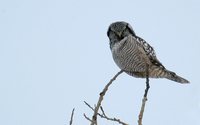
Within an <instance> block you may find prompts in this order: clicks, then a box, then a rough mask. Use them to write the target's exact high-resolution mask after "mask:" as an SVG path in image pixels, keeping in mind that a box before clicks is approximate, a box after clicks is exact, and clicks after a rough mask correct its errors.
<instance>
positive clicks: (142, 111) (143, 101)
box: [138, 65, 150, 125]
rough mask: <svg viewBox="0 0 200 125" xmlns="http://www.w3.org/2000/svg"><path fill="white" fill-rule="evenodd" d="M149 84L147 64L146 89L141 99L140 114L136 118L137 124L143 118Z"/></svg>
mask: <svg viewBox="0 0 200 125" xmlns="http://www.w3.org/2000/svg"><path fill="white" fill-rule="evenodd" d="M149 88H150V85H149V66H148V65H147V67H146V89H145V92H144V97H143V99H142V106H141V109H140V114H139V116H138V117H139V118H138V125H142V118H143V114H144V109H145V105H146V101H147V94H148V91H149Z"/></svg>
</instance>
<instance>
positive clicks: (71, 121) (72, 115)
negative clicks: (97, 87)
mask: <svg viewBox="0 0 200 125" xmlns="http://www.w3.org/2000/svg"><path fill="white" fill-rule="evenodd" d="M74 110H75V108H73V110H72V114H71V119H70V121H69V125H72V123H73V117H74Z"/></svg>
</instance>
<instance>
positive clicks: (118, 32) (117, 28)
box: [107, 21, 135, 44]
mask: <svg viewBox="0 0 200 125" xmlns="http://www.w3.org/2000/svg"><path fill="white" fill-rule="evenodd" d="M128 35H133V36H134V35H135V33H134V31H133V29H132V27H131V26H130V25H129V24H128V23H126V22H123V21H121V22H114V23H112V24H111V25H110V26H109V28H108V31H107V36H108V37H109V39H110V42H111V43H112V44H113V43H115V42H119V41H121V40H122V39H123V38H124V37H127V36H128ZM111 43H110V44H111Z"/></svg>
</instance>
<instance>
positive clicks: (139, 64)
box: [107, 21, 189, 83]
mask: <svg viewBox="0 0 200 125" xmlns="http://www.w3.org/2000/svg"><path fill="white" fill-rule="evenodd" d="M107 36H108V37H109V40H110V49H111V51H112V56H113V59H114V61H115V63H116V64H117V66H118V67H119V68H120V69H122V70H123V71H124V72H126V73H127V74H129V75H131V76H134V77H139V78H145V77H146V68H147V66H148V72H149V73H148V76H149V77H150V78H167V79H170V80H173V81H176V82H179V83H189V81H188V80H186V79H184V78H182V77H180V76H178V75H176V73H174V72H172V71H169V70H167V69H166V68H165V67H164V66H163V65H162V63H161V62H160V61H159V60H158V59H157V57H156V54H155V51H154V49H153V47H151V46H150V45H149V44H148V43H147V42H146V41H145V40H144V39H142V38H140V37H139V36H137V35H136V34H135V32H134V31H133V28H132V27H131V25H130V24H128V23H126V22H123V21H121V22H114V23H112V24H111V25H110V26H109V28H108V31H107Z"/></svg>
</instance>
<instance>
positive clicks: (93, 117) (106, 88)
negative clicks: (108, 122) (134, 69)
mask: <svg viewBox="0 0 200 125" xmlns="http://www.w3.org/2000/svg"><path fill="white" fill-rule="evenodd" d="M122 72H123V70H121V71H119V72H118V73H117V74H116V75H115V76H114V77H113V78H112V79H111V80H110V82H109V83H108V84H107V85H106V86H105V87H104V89H103V91H102V92H101V93H100V94H99V95H100V96H99V100H98V102H97V105H96V106H95V109H94V114H93V116H92V121H91V124H90V125H97V115H98V111H99V108H100V106H101V102H102V101H103V97H104V95H105V94H106V92H107V90H108V87H109V86H110V85H111V84H112V82H113V81H114V80H115V79H116V78H117V76H119V75H120V74H121V73H122Z"/></svg>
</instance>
